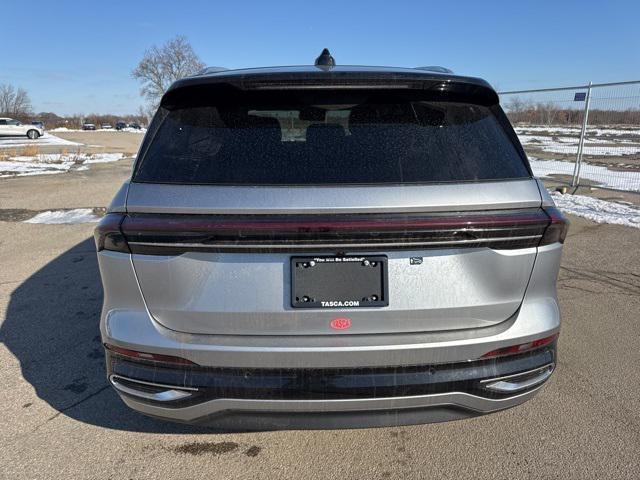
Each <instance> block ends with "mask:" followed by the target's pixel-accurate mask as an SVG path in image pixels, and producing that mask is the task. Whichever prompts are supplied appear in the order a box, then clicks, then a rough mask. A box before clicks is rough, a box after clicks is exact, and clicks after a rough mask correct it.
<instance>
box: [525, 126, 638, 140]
mask: <svg viewBox="0 0 640 480" xmlns="http://www.w3.org/2000/svg"><path fill="white" fill-rule="evenodd" d="M515 130H516V132H517V133H518V134H520V133H528V132H548V133H561V134H569V135H576V136H578V135H580V131H581V130H582V128H581V127H558V126H555V127H554V126H548V127H547V126H545V125H530V126H519V127H515ZM592 135H613V136H620V135H627V136H638V137H640V128H606V127H587V137H589V136H592Z"/></svg>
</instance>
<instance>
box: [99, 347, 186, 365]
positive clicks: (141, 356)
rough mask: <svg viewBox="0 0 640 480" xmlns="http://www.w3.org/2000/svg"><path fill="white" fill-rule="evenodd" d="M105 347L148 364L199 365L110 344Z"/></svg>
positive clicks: (181, 359)
mask: <svg viewBox="0 0 640 480" xmlns="http://www.w3.org/2000/svg"><path fill="white" fill-rule="evenodd" d="M104 347H105V348H106V349H107V350H109V351H111V352H113V353H116V354H118V355H122V356H123V357H130V358H135V359H137V360H146V361H148V362H159V363H171V364H175V365H197V363H194V362H192V361H191V360H187V359H186V358H181V357H174V356H172V355H160V354H158V353H148V352H138V351H137V350H130V349H128V348H122V347H116V346H115V345H110V344H108V343H105V344H104Z"/></svg>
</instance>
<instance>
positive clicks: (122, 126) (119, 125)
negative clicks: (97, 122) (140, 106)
mask: <svg viewBox="0 0 640 480" xmlns="http://www.w3.org/2000/svg"><path fill="white" fill-rule="evenodd" d="M125 128H127V124H126V123H125V122H116V130H124V129H125Z"/></svg>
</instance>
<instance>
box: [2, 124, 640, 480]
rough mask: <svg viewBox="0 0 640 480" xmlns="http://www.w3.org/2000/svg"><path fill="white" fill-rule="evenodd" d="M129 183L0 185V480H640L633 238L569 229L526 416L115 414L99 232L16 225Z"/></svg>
mask: <svg viewBox="0 0 640 480" xmlns="http://www.w3.org/2000/svg"><path fill="white" fill-rule="evenodd" d="M90 134H91V133H89V135H90ZM74 135H76V134H74ZM79 135H87V134H85V133H80V134H79ZM94 135H105V134H104V133H100V134H94ZM106 135H110V134H106ZM113 135H120V133H119V132H113ZM132 135H135V134H132ZM105 138H106V137H105ZM140 138H141V137H140ZM115 146H116V147H117V148H123V149H128V148H131V145H122V144H121V145H119V146H118V145H115ZM110 148H111V150H110V151H118V150H113V148H114V146H112V147H110ZM133 151H135V147H134V149H133ZM129 169H130V161H120V162H116V163H113V164H104V165H95V166H94V167H92V168H91V170H89V171H86V172H72V173H68V174H62V175H53V176H43V177H23V178H14V179H3V180H0V231H1V232H2V235H0V265H1V266H2V268H0V342H1V343H0V392H1V394H0V395H1V399H2V401H1V402H0V409H1V412H0V445H2V448H0V478H7V479H8V478H11V479H38V478H43V479H44V478H52V477H55V478H96V479H107V478H114V479H120V478H134V479H138V478H150V479H151V478H158V477H161V478H189V479H196V478H207V479H211V478H225V479H232V478H242V479H250V478H256V479H258V478H259V479H266V478H303V479H305V480H310V479H315V478H318V479H320V478H322V479H326V478H341V479H350V478H354V479H356V478H358V479H360V478H371V479H375V478H403V479H408V478H452V479H459V478H497V479H502V478H504V479H507V478H509V479H511V478H534V477H535V478H576V479H586V478H594V479H595V478H598V479H600V478H624V479H630V478H640V456H639V455H638V452H639V451H640V369H638V365H640V327H639V326H638V312H640V249H639V248H638V245H640V230H638V229H632V228H625V227H620V226H613V225H596V224H594V223H591V222H589V221H587V220H583V219H579V218H572V219H571V220H572V222H573V224H572V226H571V231H570V234H569V237H568V239H567V242H566V248H565V255H564V258H563V266H562V270H561V274H560V280H559V296H560V302H561V306H562V311H563V316H564V324H563V329H562V335H561V337H560V342H559V348H560V361H559V365H558V369H557V371H556V373H555V374H554V376H553V378H552V380H551V381H550V382H549V384H548V385H547V386H546V387H545V388H544V389H543V391H542V392H541V393H540V394H539V395H538V396H537V397H535V398H534V399H533V400H531V401H530V402H528V403H526V404H525V405H522V406H520V407H517V408H514V409H511V410H508V411H504V412H501V413H498V414H494V415H490V416H486V417H480V418H475V419H472V420H464V421H458V422H452V423H446V424H435V425H422V426H412V427H397V428H381V429H363V430H340V431H281V432H266V433H243V434H230V433H221V432H215V431H213V430H203V429H198V428H192V427H187V426H181V425H174V424H169V423H163V422H160V421H156V420H153V419H150V418H146V417H143V416H141V415H139V414H137V413H135V412H133V411H130V410H129V409H127V408H126V407H125V406H124V405H123V404H122V402H121V401H120V400H119V399H118V397H117V395H116V394H115V393H114V392H113V391H112V390H111V388H109V387H108V386H107V383H106V379H105V376H104V365H103V355H102V349H101V345H100V341H99V336H98V335H99V332H98V318H99V313H100V306H101V301H102V297H101V295H102V294H101V286H100V280H99V276H98V269H97V262H96V258H95V254H94V250H93V248H94V247H93V243H92V239H91V235H92V229H93V225H92V224H81V225H39V224H25V223H21V222H20V221H19V220H20V219H22V218H24V217H26V215H27V214H28V213H29V212H31V211H33V212H37V211H42V210H46V209H51V208H81V207H87V208H93V207H103V206H105V205H106V204H107V203H108V202H109V201H110V199H111V197H112V195H113V194H114V192H115V190H116V189H117V188H118V186H119V184H120V182H121V181H122V180H123V179H124V178H126V176H127V175H128V173H129ZM27 211H28V212H27ZM25 212H27V213H25Z"/></svg>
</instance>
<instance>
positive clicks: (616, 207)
mask: <svg viewBox="0 0 640 480" xmlns="http://www.w3.org/2000/svg"><path fill="white" fill-rule="evenodd" d="M551 196H552V197H553V200H554V201H555V202H556V205H557V206H558V208H559V209H560V210H562V211H563V212H565V213H570V214H571V215H576V216H578V217H583V218H586V219H589V220H591V221H593V222H596V223H611V224H613V225H623V226H625V227H633V228H640V208H638V207H636V206H634V205H631V204H623V203H618V202H608V201H606V200H600V199H598V198H593V197H587V196H584V195H570V194H565V195H563V194H561V193H559V192H551Z"/></svg>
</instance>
